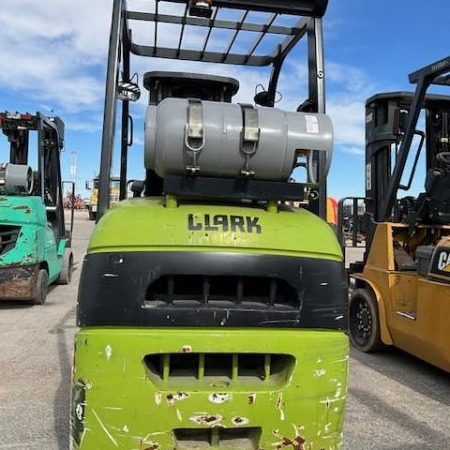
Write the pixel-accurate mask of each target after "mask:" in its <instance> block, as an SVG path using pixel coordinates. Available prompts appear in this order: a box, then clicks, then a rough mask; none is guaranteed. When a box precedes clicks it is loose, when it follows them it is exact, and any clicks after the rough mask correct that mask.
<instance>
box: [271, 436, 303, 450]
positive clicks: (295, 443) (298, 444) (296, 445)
mask: <svg viewBox="0 0 450 450" xmlns="http://www.w3.org/2000/svg"><path fill="white" fill-rule="evenodd" d="M305 442H306V440H305V439H304V438H302V437H301V436H297V437H295V438H294V439H289V438H286V437H285V438H283V440H282V441H281V442H279V443H277V444H276V449H277V450H279V449H282V448H286V447H292V448H293V449H294V450H305V447H304V445H303V444H305Z"/></svg>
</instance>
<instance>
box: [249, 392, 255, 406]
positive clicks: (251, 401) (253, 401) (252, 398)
mask: <svg viewBox="0 0 450 450" xmlns="http://www.w3.org/2000/svg"><path fill="white" fill-rule="evenodd" d="M255 403H256V393H254V392H253V393H251V394H250V395H249V396H248V404H249V405H254V404H255Z"/></svg>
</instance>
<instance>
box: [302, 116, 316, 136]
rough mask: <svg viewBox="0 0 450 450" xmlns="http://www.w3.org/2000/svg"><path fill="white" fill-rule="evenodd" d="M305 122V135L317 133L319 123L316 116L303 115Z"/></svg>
mask: <svg viewBox="0 0 450 450" xmlns="http://www.w3.org/2000/svg"><path fill="white" fill-rule="evenodd" d="M305 120H306V132H307V133H314V134H318V133H319V121H318V119H317V116H311V115H308V114H306V115H305Z"/></svg>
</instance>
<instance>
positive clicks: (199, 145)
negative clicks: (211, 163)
mask: <svg viewBox="0 0 450 450" xmlns="http://www.w3.org/2000/svg"><path fill="white" fill-rule="evenodd" d="M184 143H185V145H186V148H187V154H188V155H189V156H191V157H192V164H189V165H187V166H186V171H187V172H188V173H189V174H191V175H195V174H197V173H198V172H199V171H200V166H199V165H198V159H197V155H198V153H199V152H200V151H201V150H202V149H203V147H204V146H205V135H204V128H203V106H202V101H201V100H197V99H191V98H190V99H188V123H187V124H186V132H185V136H184Z"/></svg>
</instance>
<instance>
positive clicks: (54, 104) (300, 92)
mask: <svg viewBox="0 0 450 450" xmlns="http://www.w3.org/2000/svg"><path fill="white" fill-rule="evenodd" d="M112 1H113V0H106V1H105V0H102V1H98V0H94V1H92V0H78V1H73V0H47V1H46V2H45V5H44V4H43V3H42V2H37V1H36V0H20V1H10V2H8V7H7V8H3V9H2V14H1V15H0V60H1V61H4V65H3V67H4V69H3V70H2V71H0V89H1V90H2V91H3V92H9V93H10V94H12V93H14V92H17V93H20V95H21V96H22V97H23V96H26V97H28V98H30V99H32V100H33V101H35V102H36V103H38V104H39V105H45V107H46V108H48V109H54V110H55V111H57V112H58V114H61V115H62V116H65V117H68V118H72V117H74V118H75V119H74V120H71V122H70V123H69V122H68V121H67V122H68V123H67V126H68V128H69V129H73V130H79V131H96V130H99V129H100V127H101V111H102V108H103V95H104V70H105V68H106V57H107V45H108V38H109V28H110V19H111V6H112ZM148 4H149V3H144V2H139V1H136V0H131V1H129V5H130V6H133V7H136V8H138V9H141V10H142V8H143V6H142V5H148ZM174 7H175V8H180V5H174ZM148 10H149V11H151V10H152V8H151V5H150V8H148ZM165 12H168V11H165ZM146 25H148V24H145V23H140V24H139V33H141V34H142V36H143V37H146V38H147V41H146V42H144V43H146V44H151V36H152V33H151V29H150V28H148V27H146ZM189 31H192V30H189ZM203 34H204V33H200V32H194V33H193V35H192V36H191V37H189V35H186V37H185V39H186V40H185V41H184V42H185V44H186V45H188V46H190V45H191V44H192V43H193V40H194V41H195V40H199V39H200V42H203ZM161 36H162V37H161V39H167V35H166V36H165V33H162V34H161ZM219 40H220V39H219ZM197 44H198V43H197ZM212 44H213V45H216V44H217V39H216V41H214V40H213V41H212ZM303 50H304V49H303ZM296 51H297V50H296ZM299 53H300V52H299ZM298 60H299V61H302V59H301V58H299V59H298ZM296 61H297V59H295V58H290V59H288V60H287V61H286V63H285V70H284V72H282V77H281V79H280V84H279V91H280V92H281V93H282V96H283V99H282V101H281V102H280V103H279V104H278V105H277V106H279V107H280V108H285V109H295V108H296V107H297V106H298V105H299V104H300V103H301V102H302V101H303V100H305V99H306V96H307V78H308V77H307V70H306V65H305V64H298V63H297V62H296ZM133 62H134V63H135V64H134V70H136V71H138V73H139V75H140V80H141V81H142V75H143V74H144V73H145V72H146V71H148V70H183V71H192V72H203V73H211V74H218V75H224V76H230V77H234V78H237V79H239V81H240V91H239V93H238V95H237V96H236V97H235V101H239V102H247V103H251V102H252V101H253V96H254V93H255V87H256V86H257V85H258V84H262V85H263V86H264V87H267V83H268V79H269V74H270V68H259V69H257V68H253V69H248V70H246V69H243V68H240V67H236V66H217V65H208V64H207V65H205V64H199V63H194V62H187V61H181V62H178V63H174V62H173V61H170V60H150V59H148V58H135V59H134V60H133ZM326 68H327V91H328V98H327V100H328V113H329V114H330V115H331V116H332V119H333V122H334V127H335V140H336V144H337V145H338V146H341V147H342V149H343V150H344V151H348V152H352V153H353V154H358V152H357V151H356V150H355V149H360V148H363V145H364V102H365V99H366V98H367V97H368V96H369V95H371V94H372V93H373V92H375V89H374V86H373V83H371V82H370V81H369V79H368V77H367V75H366V74H365V73H364V72H363V71H362V70H360V69H357V68H353V67H348V66H343V65H341V64H337V63H335V62H328V61H327V65H326ZM141 84H142V83H141ZM142 97H143V99H142V100H141V102H140V105H139V106H138V107H137V108H136V109H135V111H136V113H137V114H138V115H139V116H141V117H142V118H143V115H144V109H145V106H146V104H147V98H148V94H147V93H146V92H145V91H144V92H143V95H142ZM77 113H78V114H77ZM80 113H84V115H82V114H80ZM86 113H87V114H86ZM137 126H138V125H137Z"/></svg>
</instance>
